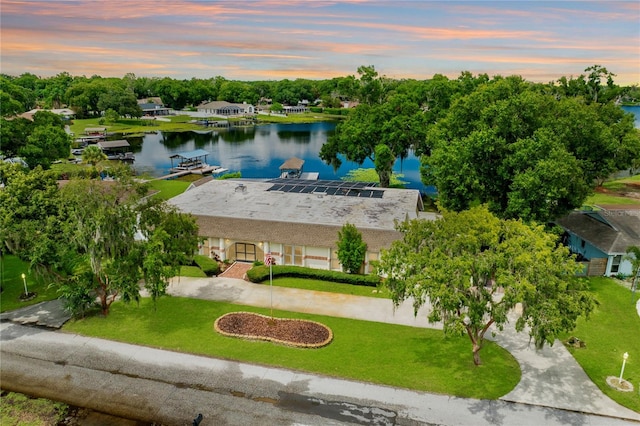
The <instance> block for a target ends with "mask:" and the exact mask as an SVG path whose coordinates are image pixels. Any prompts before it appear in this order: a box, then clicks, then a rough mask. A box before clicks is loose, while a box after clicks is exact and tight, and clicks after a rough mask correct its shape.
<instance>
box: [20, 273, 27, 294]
mask: <svg viewBox="0 0 640 426" xmlns="http://www.w3.org/2000/svg"><path fill="white" fill-rule="evenodd" d="M22 282H23V283H24V295H25V297H26V296H27V295H28V294H29V290H27V276H26V275H25V274H24V273H23V274H22Z"/></svg>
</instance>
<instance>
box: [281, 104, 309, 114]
mask: <svg viewBox="0 0 640 426" xmlns="http://www.w3.org/2000/svg"><path fill="white" fill-rule="evenodd" d="M282 109H283V110H284V112H285V113H286V114H301V113H303V112H306V111H307V109H308V108H307V107H306V106H304V105H296V106H290V105H285V106H283V107H282Z"/></svg>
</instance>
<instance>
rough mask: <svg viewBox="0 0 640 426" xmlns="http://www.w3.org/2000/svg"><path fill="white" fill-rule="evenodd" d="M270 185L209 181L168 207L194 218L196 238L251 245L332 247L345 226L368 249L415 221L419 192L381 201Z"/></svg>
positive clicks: (388, 195) (397, 192)
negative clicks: (357, 234)
mask: <svg viewBox="0 0 640 426" xmlns="http://www.w3.org/2000/svg"><path fill="white" fill-rule="evenodd" d="M272 186H273V184H272V183H269V182H266V181H265V182H257V181H248V180H231V179H229V180H211V181H208V182H203V183H202V184H200V185H199V186H194V187H192V188H191V189H189V190H188V191H186V192H184V193H182V194H180V195H178V196H176V197H174V198H172V199H170V200H169V203H171V204H173V205H175V206H176V207H178V208H179V209H180V210H181V211H183V212H185V213H191V214H192V215H194V216H195V217H196V220H197V222H198V225H199V226H200V234H201V235H202V236H210V237H221V238H222V237H224V238H231V239H238V240H249V241H278V242H286V243H289V244H300V245H310V246H319V247H334V246H335V242H336V241H337V239H338V231H339V230H340V229H341V228H342V226H343V225H344V224H345V223H347V222H348V223H351V224H353V225H355V226H356V227H357V228H358V230H359V231H360V233H361V234H362V236H363V239H364V241H365V242H366V243H367V245H368V246H369V249H370V250H374V251H378V250H379V249H380V248H382V247H388V246H389V245H390V244H391V242H392V241H394V240H397V239H399V238H400V236H401V235H400V233H398V232H397V231H396V230H395V223H396V221H403V220H406V219H415V218H417V217H418V212H419V208H420V206H421V200H420V193H419V191H417V190H409V189H389V188H386V189H385V188H376V189H377V190H380V191H384V195H383V197H381V198H360V197H350V196H340V195H327V194H322V195H321V194H317V193H287V192H281V191H272V190H269V189H270V188H271V187H272Z"/></svg>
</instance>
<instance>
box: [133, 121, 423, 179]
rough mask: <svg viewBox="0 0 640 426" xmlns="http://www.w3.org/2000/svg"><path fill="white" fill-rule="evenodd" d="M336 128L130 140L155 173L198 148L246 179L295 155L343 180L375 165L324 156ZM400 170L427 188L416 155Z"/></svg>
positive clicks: (280, 127) (266, 128)
mask: <svg viewBox="0 0 640 426" xmlns="http://www.w3.org/2000/svg"><path fill="white" fill-rule="evenodd" d="M334 132H335V123H331V122H323V123H308V124H268V125H260V126H256V127H247V128H232V129H228V130H227V129H215V130H211V131H207V132H171V133H162V132H158V133H155V134H147V135H145V136H143V137H141V138H127V140H129V143H130V144H131V145H132V149H133V152H134V153H135V155H136V161H135V163H134V167H135V168H136V170H137V171H138V172H145V173H148V174H151V175H153V176H161V175H163V174H167V173H169V169H170V168H171V161H170V159H169V157H170V156H171V155H173V154H176V153H179V152H185V151H192V150H194V149H203V150H205V151H207V152H209V156H208V157H207V162H208V163H209V164H212V165H219V166H222V167H225V168H227V169H229V170H230V171H240V172H241V173H242V177H245V178H261V179H263V178H275V177H278V176H279V174H280V172H279V167H280V165H281V164H282V163H284V161H285V160H287V159H288V158H290V157H298V158H301V159H303V160H305V164H304V171H307V172H318V173H319V174H320V179H340V178H341V177H343V176H345V175H346V174H347V173H348V172H349V170H352V169H356V168H358V167H367V168H373V163H372V162H371V161H369V160H367V161H366V162H365V163H364V165H363V166H359V165H358V164H356V163H352V162H348V161H343V164H342V166H341V167H340V168H339V169H338V170H335V171H334V170H333V168H332V167H331V166H329V165H327V164H325V163H324V162H323V161H322V160H320V158H319V157H318V153H319V152H320V148H321V147H322V145H323V144H324V143H325V142H326V141H327V139H328V138H329V137H331V135H333V134H334ZM395 171H397V172H401V173H403V174H404V180H405V181H408V182H409V184H408V185H407V186H408V187H410V188H415V189H421V190H426V188H425V187H424V186H423V185H422V183H421V182H420V161H419V159H418V158H416V157H415V156H414V155H413V154H410V155H409V156H408V157H407V158H406V159H404V160H403V161H400V160H398V161H397V162H396V167H395Z"/></svg>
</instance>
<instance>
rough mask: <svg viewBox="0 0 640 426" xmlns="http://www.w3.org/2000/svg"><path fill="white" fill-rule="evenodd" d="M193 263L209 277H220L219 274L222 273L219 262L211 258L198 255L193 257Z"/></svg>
mask: <svg viewBox="0 0 640 426" xmlns="http://www.w3.org/2000/svg"><path fill="white" fill-rule="evenodd" d="M193 262H194V263H195V264H196V265H198V267H199V268H200V269H202V272H204V273H205V275H206V276H208V277H212V276H214V275H218V272H220V266H218V262H216V261H215V260H213V259H211V258H210V257H209V256H205V255H203V254H196V255H195V256H193Z"/></svg>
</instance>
